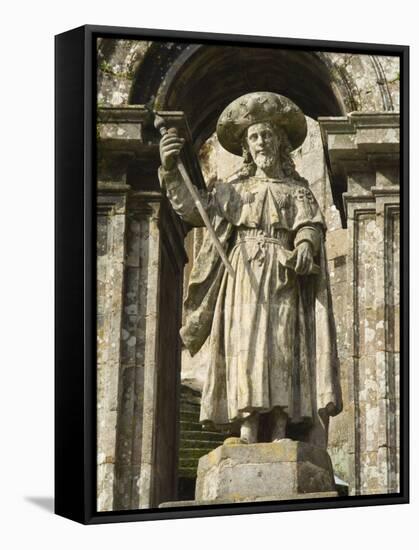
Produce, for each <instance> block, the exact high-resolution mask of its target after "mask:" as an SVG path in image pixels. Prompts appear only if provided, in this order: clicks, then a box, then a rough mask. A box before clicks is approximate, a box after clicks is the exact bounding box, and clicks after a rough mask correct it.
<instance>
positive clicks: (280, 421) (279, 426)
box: [271, 407, 288, 443]
mask: <svg viewBox="0 0 419 550" xmlns="http://www.w3.org/2000/svg"><path fill="white" fill-rule="evenodd" d="M272 414H273V429H272V434H271V441H272V442H274V443H275V442H278V441H281V440H282V439H286V437H285V434H286V428H287V419H288V416H287V414H286V413H284V411H283V410H282V409H281V408H280V407H276V408H275V409H274V410H273V413H272Z"/></svg>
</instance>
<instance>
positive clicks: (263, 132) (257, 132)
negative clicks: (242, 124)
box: [245, 122, 279, 170]
mask: <svg viewBox="0 0 419 550" xmlns="http://www.w3.org/2000/svg"><path fill="white" fill-rule="evenodd" d="M245 142H246V146H247V148H248V150H249V152H250V154H251V156H252V159H253V160H254V162H255V164H256V166H257V167H258V168H261V169H262V170H266V169H267V168H271V167H272V166H273V165H274V164H275V163H276V162H277V161H278V159H279V137H278V135H277V133H276V132H275V131H274V129H273V128H272V126H271V125H270V124H269V123H268V122H258V123H257V124H253V125H252V126H249V128H248V129H247V134H246V139H245Z"/></svg>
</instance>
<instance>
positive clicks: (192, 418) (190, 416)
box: [180, 410, 199, 422]
mask: <svg viewBox="0 0 419 550" xmlns="http://www.w3.org/2000/svg"><path fill="white" fill-rule="evenodd" d="M180 421H181V422H199V410H198V411H197V412H191V411H180Z"/></svg>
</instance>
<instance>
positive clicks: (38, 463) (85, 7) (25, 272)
mask: <svg viewBox="0 0 419 550" xmlns="http://www.w3.org/2000/svg"><path fill="white" fill-rule="evenodd" d="M1 10H2V14H1V20H2V33H1V35H0V37H1V38H0V39H1V49H0V53H1V57H0V72H1V85H0V93H1V103H0V108H1V111H0V120H1V132H0V136H1V148H0V151H1V153H0V154H1V157H0V158H1V159H2V160H1V169H0V175H1V176H0V177H1V195H2V197H3V199H2V207H1V211H2V212H1V216H0V224H1V228H0V235H1V258H2V266H1V271H0V277H1V284H0V292H1V296H0V307H1V323H2V325H1V336H2V338H1V347H0V354H1V359H2V361H1V369H2V371H1V381H2V383H1V386H0V388H1V399H0V407H1V417H0V418H1V423H0V429H1V431H0V441H1V443H0V449H1V454H0V456H1V459H0V460H1V464H0V508H1V510H0V523H1V529H0V544H1V546H2V548H5V549H10V548H42V549H50V548H51V549H52V548H54V549H55V548H59V549H60V550H61V549H62V550H65V549H72V550H74V549H83V548H93V547H96V548H101V549H103V550H105V549H121V548H124V547H126V545H130V547H135V548H137V547H138V548H140V547H142V548H160V546H161V547H164V546H166V547H168V548H171V549H172V548H185V549H187V548H200V549H203V550H204V549H207V548H212V549H214V548H216V547H217V548H220V549H221V548H222V549H223V548H227V547H230V548H233V547H234V548H261V549H262V548H264V547H269V548H287V549H289V548H292V549H300V548H304V547H305V546H306V545H307V546H309V547H310V549H317V548H322V549H324V548H341V549H349V548H351V549H353V548H354V547H355V548H371V549H372V548H380V550H384V549H394V548H396V547H397V546H398V545H399V544H404V545H405V546H406V547H407V548H412V547H414V546H415V544H417V543H416V541H415V539H417V533H418V523H419V519H418V518H419V505H418V499H417V487H418V473H417V468H416V463H415V462H416V460H417V458H418V424H417V422H416V419H417V418H418V406H417V402H418V400H419V391H418V384H417V382H418V376H417V373H416V370H417V369H416V364H415V363H416V361H417V349H418V346H417V342H415V339H416V340H417V337H415V335H416V333H417V331H414V330H413V329H414V324H413V329H411V334H412V346H411V347H412V357H411V375H412V379H411V387H412V392H411V393H412V396H413V398H412V407H411V414H412V430H411V434H412V464H413V467H412V472H411V479H412V504H410V505H400V506H380V507H373V508H358V509H347V510H342V509H340V510H339V509H337V510H330V511H310V512H297V513H295V512H290V513H283V514H266V515H253V516H240V517H223V518H203V519H189V520H171V521H162V522H149V523H132V524H116V525H105V526H90V527H83V526H81V525H78V524H76V523H73V522H70V521H69V520H65V519H63V518H60V517H58V516H54V515H53V514H52V513H51V509H52V495H53V163H54V157H53V131H54V122H53V105H54V87H53V83H54V81H53V71H54V64H53V52H54V41H53V36H54V34H58V33H60V32H63V31H65V30H68V29H71V28H73V27H77V26H79V25H82V24H85V23H90V24H102V25H119V26H131V27H146V28H162V29H182V30H195V31H206V32H211V31H213V32H224V33H236V34H237V33H241V34H256V35H271V36H282V37H297V38H318V39H330V40H348V41H360V42H377V43H395V44H397V43H398V44H409V45H411V46H412V51H411V54H412V55H411V69H412V88H411V97H412V104H411V122H412V127H413V128H412V143H411V151H412V177H411V202H412V204H413V208H412V229H411V231H412V242H413V246H412V251H411V264H412V275H411V277H412V280H413V281H415V280H416V279H417V277H418V276H419V273H418V271H417V254H416V247H415V242H416V238H418V237H419V234H418V218H419V216H418V214H417V212H418V205H419V202H418V192H417V187H418V185H417V181H416V177H417V161H416V159H415V156H416V157H417V151H418V149H417V148H418V140H417V124H416V123H417V113H418V102H419V100H418V82H417V70H416V69H417V62H418V58H417V52H416V50H417V47H418V42H419V39H418V30H417V24H416V23H415V22H417V16H415V13H414V10H415V3H414V2H412V1H407V0H406V1H404V0H399V1H397V2H394V1H393V2H388V1H386V0H379V1H378V0H362V1H359V0H347V1H345V2H343V1H339V0H327V1H322V0H317V1H316V0H312V1H309V0H294V1H288V2H285V1H284V0H282V1H281V0H275V1H271V0H269V1H268V0H264V1H260V2H255V1H253V2H249V1H247V0H241V1H230V2H228V1H227V0H223V1H218V0H208V1H207V2H200V1H196V0H195V1H194V0H188V1H187V0H182V1H180V0H172V1H171V2H170V3H169V1H163V0H158V1H155V0H146V1H145V0H143V1H139V0H137V1H128V0H113V1H112V2H108V1H107V0H90V1H84V2H80V3H79V2H78V1H76V0H72V1H71V2H69V1H66V2H59V1H56V2H46V1H42V0H38V1H35V2H29V1H28V2H19V1H16V0H7V1H6V2H3V3H2V8H1ZM414 290H415V288H413V292H412V319H413V321H417V311H418V310H417V305H418V294H419V293H418V292H414ZM415 535H416V536H415ZM402 539H403V542H402ZM414 541H415V542H414Z"/></svg>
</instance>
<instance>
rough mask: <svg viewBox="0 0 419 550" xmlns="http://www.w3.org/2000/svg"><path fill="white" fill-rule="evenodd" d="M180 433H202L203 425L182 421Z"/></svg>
mask: <svg viewBox="0 0 419 550" xmlns="http://www.w3.org/2000/svg"><path fill="white" fill-rule="evenodd" d="M180 431H181V432H201V431H202V424H200V423H199V422H190V421H186V420H181V421H180Z"/></svg>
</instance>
